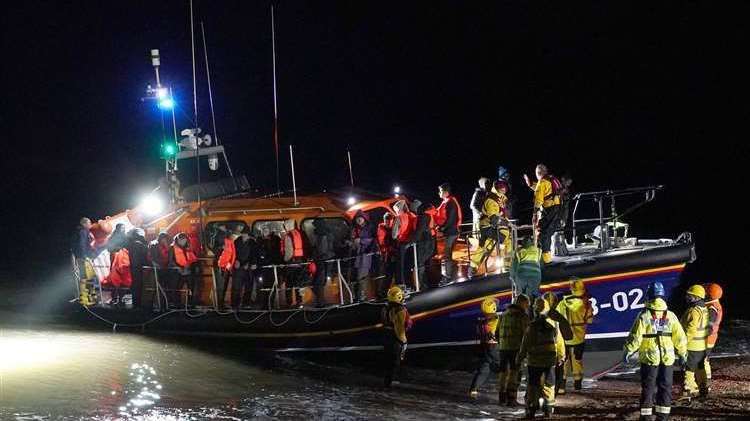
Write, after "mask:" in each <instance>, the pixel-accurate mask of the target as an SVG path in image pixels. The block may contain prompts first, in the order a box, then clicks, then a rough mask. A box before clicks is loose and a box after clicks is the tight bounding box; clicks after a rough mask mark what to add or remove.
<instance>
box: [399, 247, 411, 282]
mask: <svg viewBox="0 0 750 421" xmlns="http://www.w3.org/2000/svg"><path fill="white" fill-rule="evenodd" d="M414 263H415V262H414V248H413V247H410V246H408V245H406V244H402V245H400V246H398V272H396V283H397V284H399V285H406V279H407V277H409V273H410V272H411V269H412V268H414ZM409 284H411V282H409Z"/></svg>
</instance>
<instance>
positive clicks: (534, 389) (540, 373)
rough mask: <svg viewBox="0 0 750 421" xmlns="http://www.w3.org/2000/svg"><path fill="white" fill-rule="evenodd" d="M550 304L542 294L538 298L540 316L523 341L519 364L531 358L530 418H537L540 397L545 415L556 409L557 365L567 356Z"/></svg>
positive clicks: (528, 413)
mask: <svg viewBox="0 0 750 421" xmlns="http://www.w3.org/2000/svg"><path fill="white" fill-rule="evenodd" d="M549 310H550V308H549V304H547V302H546V301H545V300H544V299H542V298H541V297H539V298H537V299H536V300H535V301H534V313H535V314H536V318H535V319H534V321H533V322H531V323H530V324H529V327H528V328H527V329H526V333H524V335H523V340H522V341H521V349H520V350H519V351H518V356H517V357H516V365H521V363H522V362H523V360H524V359H525V358H526V357H528V365H527V368H528V376H527V387H526V417H527V418H530V419H533V418H534V415H535V414H536V411H537V410H538V409H539V399H540V398H542V400H543V402H544V404H543V406H542V410H543V411H544V416H545V417H546V418H549V417H551V416H552V414H553V413H554V411H555V392H554V387H555V366H556V365H557V364H558V363H559V362H560V361H562V360H563V358H565V349H564V348H562V347H561V346H560V345H561V343H560V342H559V341H557V335H558V329H557V326H555V325H554V321H552V320H551V319H550V318H549V317H548V312H549Z"/></svg>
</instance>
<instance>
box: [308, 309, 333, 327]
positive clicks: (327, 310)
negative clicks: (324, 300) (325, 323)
mask: <svg viewBox="0 0 750 421" xmlns="http://www.w3.org/2000/svg"><path fill="white" fill-rule="evenodd" d="M333 309H334V307H329V308H327V309H326V310H325V311H324V312H323V315H322V316H320V317H318V319H317V320H315V321H314V322H311V321H309V320H307V312H306V311H303V312H302V317H303V318H304V319H305V323H307V324H308V325H314V324H317V323H318V322H320V321H321V320H323V318H325V317H326V315H327V314H328V312H329V311H331V310H333Z"/></svg>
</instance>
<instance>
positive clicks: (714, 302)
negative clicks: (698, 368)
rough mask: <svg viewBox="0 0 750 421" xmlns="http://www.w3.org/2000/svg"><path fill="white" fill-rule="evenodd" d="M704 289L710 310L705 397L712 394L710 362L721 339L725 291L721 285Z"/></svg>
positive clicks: (712, 284)
mask: <svg viewBox="0 0 750 421" xmlns="http://www.w3.org/2000/svg"><path fill="white" fill-rule="evenodd" d="M703 289H705V290H706V300H707V301H706V303H705V304H706V309H707V310H708V333H709V335H708V338H706V358H705V359H704V360H703V370H704V372H705V373H706V386H705V388H704V390H703V392H704V394H705V395H708V394H709V392H711V363H710V362H709V361H708V357H709V355H711V351H713V349H714V346H715V345H716V341H717V340H718V339H719V328H720V327H721V320H722V319H723V318H724V309H723V308H722V306H721V302H719V300H720V299H721V296H722V295H724V291H723V290H722V289H721V286H719V284H714V283H710V284H705V285H703Z"/></svg>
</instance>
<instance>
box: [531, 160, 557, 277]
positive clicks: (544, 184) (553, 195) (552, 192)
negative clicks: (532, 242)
mask: <svg viewBox="0 0 750 421" xmlns="http://www.w3.org/2000/svg"><path fill="white" fill-rule="evenodd" d="M523 177H524V180H526V185H527V186H529V188H531V189H532V190H533V191H534V216H533V218H532V222H531V224H532V225H534V226H537V224H538V226H539V241H538V243H539V244H540V248H541V249H542V260H543V261H544V263H545V264H547V263H550V262H552V253H551V252H550V249H551V246H552V234H554V233H555V232H556V231H557V230H558V229H559V228H560V203H561V199H560V193H559V192H560V189H561V184H560V181H559V180H558V179H557V178H556V177H554V176H553V175H551V174H550V173H549V171H548V170H547V167H546V166H545V165H544V164H539V165H537V166H536V179H537V181H536V182H535V183H532V182H531V180H530V179H529V176H527V175H526V174H524V176H523Z"/></svg>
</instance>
